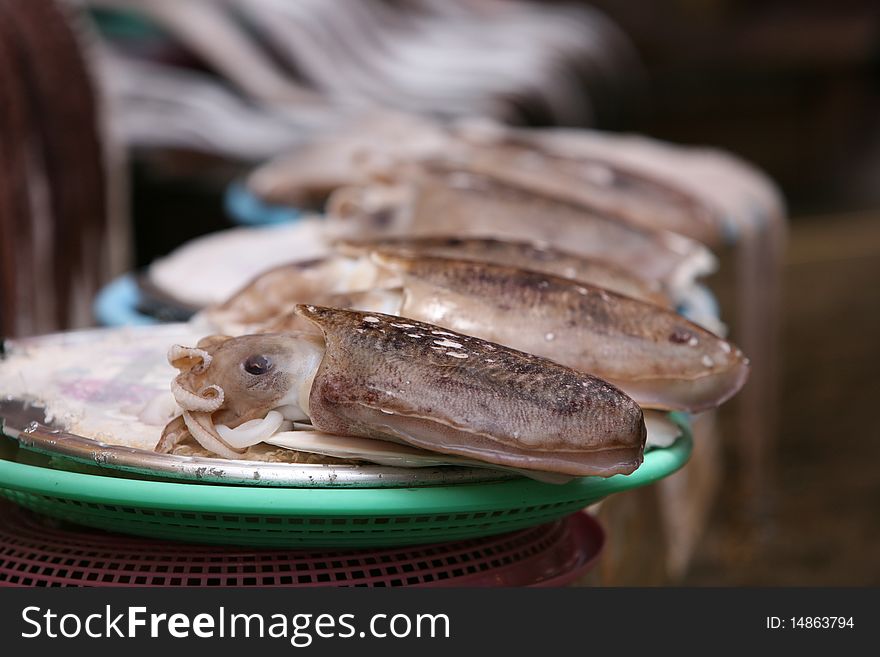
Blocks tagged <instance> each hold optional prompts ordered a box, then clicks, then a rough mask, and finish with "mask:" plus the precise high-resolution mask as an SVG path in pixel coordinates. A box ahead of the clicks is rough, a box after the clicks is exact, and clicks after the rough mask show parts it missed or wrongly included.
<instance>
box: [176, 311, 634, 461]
mask: <svg viewBox="0 0 880 657" xmlns="http://www.w3.org/2000/svg"><path fill="white" fill-rule="evenodd" d="M295 313H296V314H297V316H299V317H300V318H301V319H302V320H303V321H304V322H307V323H309V324H310V325H312V326H313V328H314V331H312V332H288V333H272V334H257V335H246V336H239V337H229V336H210V337H207V338H204V339H202V340H201V341H200V342H199V343H198V344H197V346H196V347H184V346H180V345H175V346H173V347H172V348H171V350H170V351H169V354H168V357H169V361H170V362H171V364H172V365H174V366H175V367H176V368H177V369H178V370H179V371H180V373H179V374H178V375H177V376H176V378H175V379H174V381H173V383H172V386H171V390H172V394H173V395H174V398H175V400H176V402H177V403H178V404H179V406H180V407H181V408H182V409H183V413H182V415H181V416H180V417H178V418H175V419H174V420H172V421H171V422H170V423H169V424H168V425H167V426H166V428H165V430H164V432H163V435H162V439H161V441H160V445H159V449H160V450H167V449H169V448H170V447H171V446H173V444H174V443H175V442H178V441H179V440H180V439H181V438H182V437H183V436H185V435H186V434H189V435H191V436H192V437H193V438H194V439H195V440H196V441H197V442H199V443H200V444H201V445H202V446H203V447H205V448H206V449H208V450H210V451H211V452H213V453H216V454H218V455H220V456H225V457H227V458H240V457H241V454H242V452H243V450H244V449H245V447H246V446H247V445H248V444H252V443H253V441H255V440H259V439H263V440H266V439H270V440H272V439H273V436H274V440H276V441H279V440H280V441H281V442H283V441H284V439H285V437H286V436H284V435H282V434H288V437H294V438H295V437H296V436H297V434H304V433H306V431H313V432H317V433H319V434H321V435H323V434H332V435H334V436H344V437H347V438H348V437H353V438H364V439H370V440H379V441H389V442H392V443H400V444H403V445H405V446H408V447H411V448H415V449H418V450H427V451H429V452H433V453H437V454H444V455H449V456H450V457H453V458H464V459H468V460H471V461H474V462H478V463H482V464H487V465H491V466H498V467H502V468H503V467H509V468H515V469H519V470H522V471H532V472H549V473H559V474H564V475H571V476H584V475H600V476H610V475H613V474H627V473H630V472H632V471H634V470H635V469H636V468H637V467H638V465H639V464H640V463H641V461H642V458H643V453H644V446H645V440H646V427H645V421H644V415H643V413H642V410H641V408H640V407H639V406H638V404H636V403H635V401H633V400H632V399H630V398H629V397H628V396H627V395H626V394H624V393H623V392H622V391H620V390H619V389H618V388H616V387H614V386H613V385H611V384H609V383H607V382H605V381H602V380H601V379H598V378H596V377H594V376H591V375H589V374H584V373H582V372H577V371H575V370H572V369H570V368H568V367H565V366H563V365H560V364H557V363H555V362H553V361H550V360H548V359H545V358H541V357H539V356H534V355H531V354H527V353H524V352H520V351H516V350H514V349H510V348H508V347H504V346H502V345H499V344H493V343H491V342H488V341H485V340H481V339H479V338H475V337H471V336H467V335H464V334H460V333H456V332H453V331H449V330H446V329H442V328H440V327H437V326H434V325H431V324H427V323H424V322H419V321H415V320H410V319H406V320H404V319H401V318H400V317H396V316H392V315H384V314H380V313H366V312H358V311H351V310H343V309H334V308H327V307H321V306H313V305H298V306H297V307H296V308H295ZM255 421H256V422H255ZM248 423H251V424H248ZM267 423H268V425H267ZM298 426H299V427H309V429H307V430H303V429H300V430H299V431H297V430H296V429H297V427H298ZM291 429H293V430H291ZM278 436H280V438H279V437H278ZM327 440H330V438H327Z"/></svg>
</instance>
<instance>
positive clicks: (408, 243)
mask: <svg viewBox="0 0 880 657" xmlns="http://www.w3.org/2000/svg"><path fill="white" fill-rule="evenodd" d="M335 250H336V253H335V254H334V255H331V256H327V257H325V258H319V259H314V260H308V261H304V262H294V263H290V264H286V265H281V266H278V267H274V268H272V269H269V270H268V271H266V272H263V273H262V274H260V275H258V276H257V277H255V278H254V279H253V280H251V281H250V282H249V283H247V284H246V285H245V286H244V287H242V288H241V289H240V290H239V291H238V292H237V293H235V294H234V295H232V297H230V298H229V299H228V300H227V301H225V302H224V303H222V304H218V305H216V306H214V307H211V308H208V309H206V310H205V311H204V312H203V313H202V316H201V317H202V319H204V320H206V321H207V322H208V324H209V325H210V326H211V327H213V328H215V329H219V330H223V331H226V332H231V333H246V332H248V330H249V329H258V328H259V327H260V326H261V325H262V324H264V323H266V322H268V321H270V320H271V319H273V318H275V317H277V316H279V315H281V314H284V313H287V312H290V311H291V310H292V309H293V307H294V306H295V305H296V304H297V303H307V302H314V303H324V304H325V305H342V306H346V307H348V306H351V305H352V304H357V303H358V301H356V300H355V296H352V295H353V293H366V292H367V291H368V290H377V289H383V288H390V287H395V286H400V277H399V276H398V275H397V274H396V273H394V272H392V271H391V270H389V269H388V268H386V267H382V266H381V265H380V264H378V263H377V262H376V261H374V260H373V259H372V257H371V256H372V254H373V253H385V254H388V255H391V256H394V255H412V256H420V255H424V256H438V257H444V258H463V259H466V260H476V261H479V262H488V263H496V264H502V265H516V266H518V267H522V268H524V269H529V270H532V271H537V272H545V273H548V274H555V275H557V276H561V277H563V278H569V279H574V280H578V281H582V282H584V283H589V284H591V285H595V286H598V287H604V288H606V289H608V290H611V291H614V292H619V293H621V294H624V295H627V296H630V297H633V298H635V299H641V300H643V301H648V302H651V303H655V304H658V305H663V306H669V305H670V299H669V296H668V294H667V292H666V291H664V290H663V288H662V286H661V285H660V284H659V283H657V282H656V281H648V280H643V279H641V278H638V277H637V276H635V275H633V274H631V273H630V272H628V271H626V270H624V269H621V268H620V267H618V266H616V265H614V264H613V263H610V262H607V261H605V260H602V259H600V258H586V257H583V256H577V255H574V254H572V253H568V252H565V251H560V250H558V249H553V248H550V247H548V246H546V245H535V244H531V243H528V242H514V241H505V240H497V239H490V238H453V237H423V238H408V237H402V238H388V239H380V240H370V241H359V242H355V241H340V242H337V243H336V244H335ZM377 298H378V297H377V296H376V295H367V296H364V295H363V294H361V295H360V299H361V301H362V302H363V300H366V299H377ZM370 303H374V301H370ZM380 303H381V302H380ZM369 309H372V310H381V307H375V306H370V307H369ZM387 312H389V313H390V314H394V313H395V312H396V309H395V307H394V306H393V305H392V306H389V307H387Z"/></svg>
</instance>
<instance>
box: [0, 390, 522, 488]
mask: <svg viewBox="0 0 880 657" xmlns="http://www.w3.org/2000/svg"><path fill="white" fill-rule="evenodd" d="M44 423H45V416H44V414H43V412H42V409H40V408H39V407H35V406H33V405H29V404H27V403H26V402H22V401H19V400H15V399H5V400H0V431H2V433H3V434H4V435H6V436H8V437H9V438H11V439H12V440H15V441H16V442H17V443H18V445H19V446H20V447H21V448H23V449H25V450H29V451H33V452H38V453H40V454H44V455H46V456H49V457H51V458H52V459H53V460H55V461H56V462H57V461H58V460H59V459H60V460H61V461H69V462H72V463H74V464H81V465H86V466H92V467H97V468H100V469H102V470H107V471H112V472H124V473H128V474H131V475H137V476H140V477H149V478H162V479H175V480H184V481H197V482H204V483H216V484H235V485H249V486H285V487H292V488H309V487H317V488H329V487H333V488H390V487H394V488H408V487H423V486H447V485H453V484H474V483H486V482H493V481H502V480H507V479H511V478H513V477H515V476H516V475H514V474H510V473H505V472H501V471H498V470H491V469H488V468H487V469H482V468H462V467H452V466H450V467H442V468H392V467H387V466H378V465H319V464H296V463H266V462H263V461H246V460H230V459H220V458H209V457H198V456H178V455H174V454H158V453H156V452H150V451H147V450H143V449H136V448H133V447H123V446H119V445H108V444H105V443H101V442H98V441H95V440H91V439H89V438H83V437H82V436H77V435H75V434H72V433H68V432H66V431H63V430H60V429H57V428H53V427H51V426H47V425H46V424H44ZM56 465H61V464H59V463H56ZM108 474H110V472H108Z"/></svg>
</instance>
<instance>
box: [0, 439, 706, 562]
mask: <svg viewBox="0 0 880 657" xmlns="http://www.w3.org/2000/svg"><path fill="white" fill-rule="evenodd" d="M691 447H692V441H691V436H690V434H689V433H685V435H683V436H682V437H680V438H679V439H678V440H677V441H676V442H675V443H674V444H673V445H672V446H670V447H667V448H663V449H652V450H649V451H648V452H647V453H646V454H645V460H644V462H643V464H642V465H641V466H640V467H639V468H638V470H636V471H635V472H634V473H633V474H631V475H626V476H624V475H615V476H613V477H608V478H600V477H584V478H579V479H575V480H573V481H571V482H569V483H567V484H563V485H554V484H545V483H540V482H537V481H533V480H530V479H524V478H515V479H510V480H505V481H498V482H491V483H488V482H487V483H480V484H458V485H451V486H435V487H422V488H366V489H364V488H361V489H346V488H260V487H247V486H224V485H206V484H191V483H176V482H165V481H149V480H138V479H119V478H116V477H105V476H100V475H92V474H83V473H79V472H67V471H61V470H54V469H49V468H41V467H35V466H32V465H26V464H22V463H14V462H11V461H3V460H0V495H2V496H3V497H6V498H8V499H10V500H12V501H13V502H16V503H18V504H20V505H22V506H24V507H27V508H29V509H33V510H34V511H38V512H40V513H43V514H46V515H48V516H52V517H55V518H60V519H63V520H66V521H69V522H74V523H79V524H82V525H87V526H91V527H98V528H101V529H107V530H110V531H115V532H123V533H127V534H135V535H139V536H149V537H154V538H164V539H172V540H180V541H188V542H200V543H214V544H232V545H248V546H262V547H303V548H305V547H309V548H314V547H328V548H329V547H346V548H369V547H381V546H392V545H394V546H397V545H414V544H419V543H432V542H439V541H453V540H460V539H465V538H474V537H480V536H488V535H492V534H499V533H502V532H507V531H513V530H516V529H522V528H525V527H530V526H534V525H538V524H541V523H544V522H548V521H550V520H554V519H557V518H560V517H562V516H565V515H567V514H569V513H572V512H574V511H576V510H578V509H581V508H583V507H585V506H587V505H589V504H593V503H595V502H598V501H599V500H601V499H603V498H605V497H607V496H608V495H611V494H612V493H617V492H621V491H624V490H628V489H631V488H636V487H639V486H645V485H647V484H650V483H653V482H655V481H657V480H659V479H662V478H663V477H666V476H668V475H670V474H672V473H673V472H675V471H676V470H678V469H679V468H681V467H682V466H683V465H684V464H685V463H686V462H687V460H688V457H689V456H690V453H691Z"/></svg>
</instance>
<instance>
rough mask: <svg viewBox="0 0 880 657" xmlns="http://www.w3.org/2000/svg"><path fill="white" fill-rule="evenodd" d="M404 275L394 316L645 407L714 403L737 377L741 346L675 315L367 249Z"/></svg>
mask: <svg viewBox="0 0 880 657" xmlns="http://www.w3.org/2000/svg"><path fill="white" fill-rule="evenodd" d="M374 258H376V259H378V260H380V261H381V262H382V264H383V265H385V266H386V267H388V268H390V269H392V270H394V271H395V272H397V273H398V274H399V275H400V276H401V278H402V279H403V290H404V299H403V304H402V306H401V309H400V314H401V315H402V316H404V317H416V318H418V319H420V320H422V321H426V322H430V323H432V324H438V325H440V326H445V327H448V328H451V329H454V330H457V331H461V332H463V333H467V334H469V335H475V336H478V337H480V338H483V339H485V340H491V341H493V342H499V343H501V344H506V345H509V346H511V347H513V348H515V349H520V350H522V351H526V352H529V353H533V354H537V355H540V356H544V357H546V358H551V359H553V360H555V361H557V362H559V363H562V364H564V365H567V366H568V367H572V368H574V369H577V370H580V371H583V372H589V373H591V374H594V375H596V376H598V377H601V378H602V379H605V380H607V381H609V382H611V383H613V384H614V385H616V386H618V387H620V388H621V389H622V390H624V391H625V392H626V393H627V394H629V395H630V396H631V397H633V398H634V399H635V400H636V401H638V402H639V403H640V404H641V405H642V406H644V407H647V408H660V409H679V410H688V411H701V410H707V409H709V408H714V407H716V406H718V405H719V404H721V403H723V402H724V401H725V400H727V399H729V398H730V397H731V396H732V395H734V394H735V393H736V392H737V391H738V390H739V389H740V388H741V387H742V385H743V384H744V383H745V379H746V377H747V375H748V361H747V359H746V358H745V357H744V356H743V354H742V352H740V350H739V349H737V348H736V347H733V346H731V345H730V344H729V343H728V342H726V341H724V340H722V339H721V338H718V337H717V336H715V335H713V334H712V333H710V332H709V331H706V330H705V329H703V328H701V327H699V326H697V325H696V324H693V323H691V322H689V321H687V320H685V319H684V318H682V317H681V316H680V315H678V314H676V313H674V312H672V311H669V310H666V309H663V308H660V307H658V306H654V305H651V304H646V303H643V302H640V301H637V300H635V299H630V298H628V297H625V296H622V295H618V294H614V293H613V292H609V291H607V290H604V289H602V288H597V287H593V286H590V285H586V284H582V283H579V282H576V281H570V280H566V279H563V278H559V277H556V276H550V275H547V274H539V273H536V272H530V271H525V270H521V269H517V268H515V267H508V266H504V265H491V264H486V263H477V262H468V261H463V260H458V261H456V260H449V259H441V258H428V257H420V258H411V257H403V256H391V255H387V254H382V255H376V256H374Z"/></svg>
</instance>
